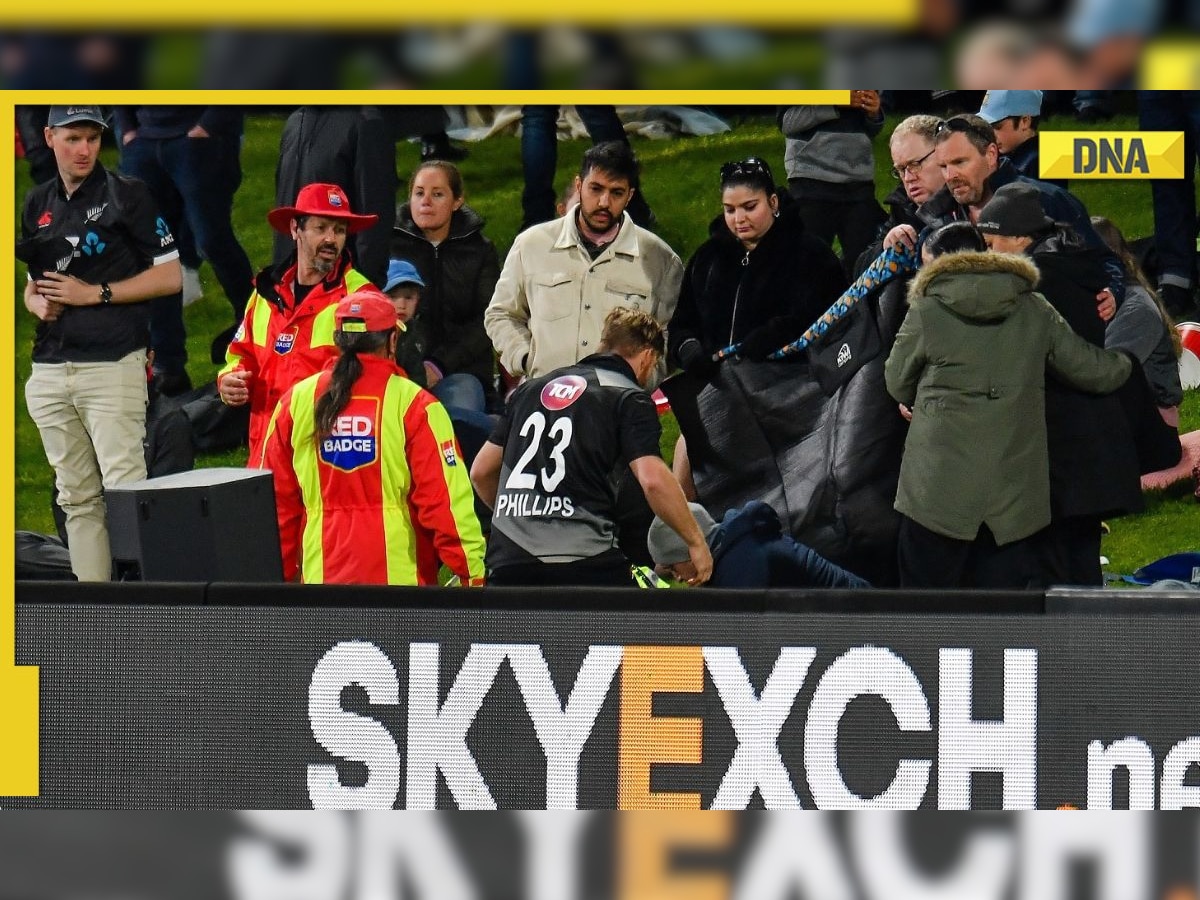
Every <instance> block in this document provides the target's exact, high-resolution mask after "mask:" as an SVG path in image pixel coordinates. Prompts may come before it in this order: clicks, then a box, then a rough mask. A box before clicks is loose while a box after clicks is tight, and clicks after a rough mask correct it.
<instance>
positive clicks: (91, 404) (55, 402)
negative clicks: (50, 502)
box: [25, 350, 147, 581]
mask: <svg viewBox="0 0 1200 900" xmlns="http://www.w3.org/2000/svg"><path fill="white" fill-rule="evenodd" d="M146 400H147V398H146V353H145V351H144V350H138V351H135V352H133V353H130V354H129V355H128V356H126V357H124V358H123V359H121V360H119V361H117V362H86V363H75V362H67V363H34V364H33V374H32V375H30V377H29V381H28V382H26V384H25V401H26V403H27V404H28V407H29V415H30V416H31V417H32V418H33V421H34V423H35V424H36V425H37V427H38V432H39V433H40V434H41V436H42V446H43V447H44V448H45V451H46V459H47V460H48V461H49V463H50V465H51V466H52V467H53V468H54V479H55V484H56V485H57V487H58V505H59V506H60V507H62V510H63V512H64V513H65V514H66V517H67V542H68V544H69V548H70V551H71V570H72V571H73V572H74V573H75V577H76V578H78V579H79V580H80V581H108V580H109V578H110V577H111V573H112V557H111V555H110V553H109V547H108V525H107V522H106V521H105V506H104V488H110V487H115V486H116V485H119V484H125V483H127V482H130V481H140V480H142V479H144V478H145V477H146V456H145V451H144V450H143V448H142V441H143V440H144V439H145V436H146Z"/></svg>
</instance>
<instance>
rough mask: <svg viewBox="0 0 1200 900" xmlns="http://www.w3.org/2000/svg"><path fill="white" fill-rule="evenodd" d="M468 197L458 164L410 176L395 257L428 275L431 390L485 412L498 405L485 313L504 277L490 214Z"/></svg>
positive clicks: (423, 168) (424, 315) (424, 310)
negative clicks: (487, 228)
mask: <svg viewBox="0 0 1200 900" xmlns="http://www.w3.org/2000/svg"><path fill="white" fill-rule="evenodd" d="M463 201H464V195H463V181H462V175H461V174H460V173H459V171H458V169H457V167H455V166H454V165H453V164H452V163H448V162H445V161H444V160H430V161H429V162H425V163H422V164H421V165H420V166H419V167H418V168H417V170H416V171H415V172H414V173H413V176H412V179H411V180H410V181H409V188H408V201H407V202H405V203H403V204H401V205H400V206H399V207H398V208H397V210H396V225H395V228H394V229H393V231H392V244H391V256H392V258H393V259H407V260H410V261H411V262H412V263H413V264H414V265H416V267H417V270H418V271H419V272H420V273H421V277H422V278H423V279H424V280H425V289H424V291H423V292H422V295H421V307H420V310H421V311H420V316H421V320H422V321H423V322H424V324H425V328H426V329H427V331H428V334H429V342H428V345H427V346H428V349H427V355H426V359H425V373H426V379H427V383H428V385H429V389H430V390H431V391H432V392H433V394H434V395H435V396H436V397H437V398H438V399H439V400H441V401H442V403H443V404H444V405H446V406H454V407H459V408H465V409H473V410H477V411H479V412H483V411H485V410H488V409H491V408H493V407H494V406H495V403H496V401H495V382H494V374H495V364H494V358H495V357H494V353H493V350H492V342H491V339H490V338H488V336H487V332H486V331H484V328H483V312H484V310H485V309H487V305H488V303H489V302H490V301H491V299H492V291H493V290H494V289H495V287H496V281H497V279H498V278H499V277H500V258H499V256H498V255H497V254H496V247H495V245H494V244H492V242H491V241H490V240H488V238H486V237H485V236H484V234H483V224H484V223H483V219H482V218H481V217H480V216H479V214H478V213H476V212H475V211H474V210H473V209H471V208H470V207H469V206H466V205H465V203H464V202H463ZM468 376H469V377H468Z"/></svg>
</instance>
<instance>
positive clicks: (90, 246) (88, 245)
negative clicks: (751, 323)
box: [80, 231, 108, 256]
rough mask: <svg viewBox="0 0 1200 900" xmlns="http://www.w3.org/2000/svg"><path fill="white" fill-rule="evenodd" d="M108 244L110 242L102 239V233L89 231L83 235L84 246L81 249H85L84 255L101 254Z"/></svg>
mask: <svg viewBox="0 0 1200 900" xmlns="http://www.w3.org/2000/svg"><path fill="white" fill-rule="evenodd" d="M107 246H108V244H106V243H104V241H102V240H100V235H98V234H96V232H94V231H89V232H88V233H87V234H85V235H84V236H83V246H82V247H81V248H80V249H81V250H83V255H84V256H99V255H100V254H101V253H103V252H104V248H105V247H107Z"/></svg>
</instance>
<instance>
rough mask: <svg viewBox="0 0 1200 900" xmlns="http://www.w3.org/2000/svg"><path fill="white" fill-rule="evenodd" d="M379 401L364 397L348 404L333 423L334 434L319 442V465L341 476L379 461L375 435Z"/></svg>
mask: <svg viewBox="0 0 1200 900" xmlns="http://www.w3.org/2000/svg"><path fill="white" fill-rule="evenodd" d="M377 409H378V401H377V400H375V399H374V398H370V397H365V398H362V399H355V400H351V401H350V402H349V403H348V404H347V405H346V408H345V409H344V410H342V414H341V415H340V416H338V417H337V419H335V420H334V423H333V431H332V432H330V434H329V435H328V436H327V437H323V438H321V446H320V451H319V452H320V456H321V461H322V462H324V463H325V464H327V465H330V466H333V467H334V468H335V469H341V470H342V471H343V472H353V471H354V470H355V469H361V468H362V467H363V466H369V465H371V464H373V463H374V462H375V461H376V460H377V459H378V458H379V438H378V435H376V433H375V420H376V412H377Z"/></svg>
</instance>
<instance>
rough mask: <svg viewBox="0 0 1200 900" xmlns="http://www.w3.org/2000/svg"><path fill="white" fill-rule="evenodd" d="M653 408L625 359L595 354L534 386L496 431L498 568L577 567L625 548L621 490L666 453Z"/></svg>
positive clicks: (492, 563)
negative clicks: (619, 522)
mask: <svg viewBox="0 0 1200 900" xmlns="http://www.w3.org/2000/svg"><path fill="white" fill-rule="evenodd" d="M660 434H661V427H660V426H659V423H658V413H657V412H656V410H655V408H654V401H653V400H652V399H651V397H650V395H649V394H648V393H646V391H645V390H643V389H642V388H641V387H640V386H639V385H638V383H637V381H636V380H635V376H634V372H633V369H632V368H631V367H630V366H629V364H628V363H627V362H625V360H623V359H622V358H621V357H619V356H613V355H610V354H596V355H593V356H589V357H587V358H585V359H583V360H581V361H580V362H578V363H576V364H575V365H573V366H567V367H565V368H562V369H557V370H555V371H554V372H551V373H549V374H547V375H543V376H542V377H541V378H536V379H533V380H532V381H527V382H526V383H525V384H523V385H521V387H520V388H518V389H517V392H516V393H515V394H513V396H512V399H511V400H510V401H509V405H508V410H507V413H506V415H505V416H504V417H503V418H502V419H501V420H500V422H499V423H498V424H497V425H496V428H495V429H494V430H493V432H492V436H491V441H492V443H495V444H499V445H500V446H502V447H504V457H503V461H502V463H501V467H500V486H499V490H498V491H497V494H496V505H495V509H494V511H493V513H492V535H491V539H490V541H489V542H488V551H487V564H488V568H489V569H498V568H502V567H504V566H511V565H526V564H529V563H536V562H543V563H572V562H578V561H580V560H586V559H591V558H593V557H597V556H599V555H600V554H602V553H606V552H612V551H614V550H615V549H616V547H617V540H616V529H615V526H614V524H613V512H614V507H615V505H616V496H617V484H618V483H619V480H620V477H621V474H622V472H623V471H624V470H625V469H626V468H627V467H628V465H629V463H630V462H632V461H633V460H635V459H639V458H641V457H643V456H658V454H659V448H658V442H659V436H660Z"/></svg>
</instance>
